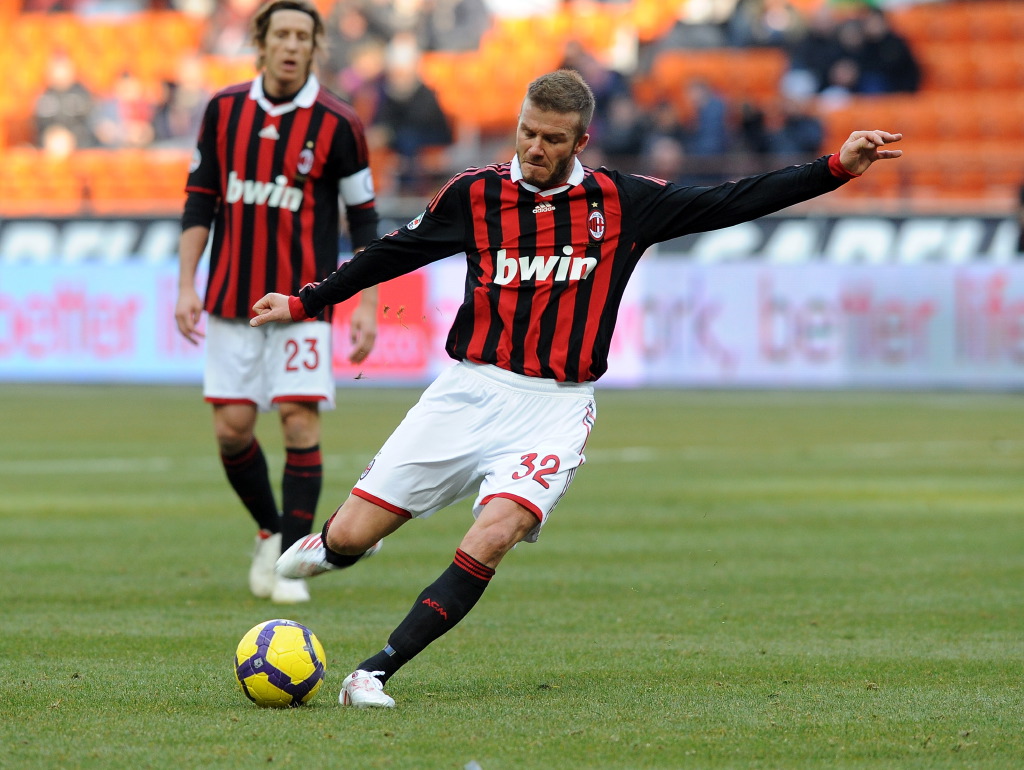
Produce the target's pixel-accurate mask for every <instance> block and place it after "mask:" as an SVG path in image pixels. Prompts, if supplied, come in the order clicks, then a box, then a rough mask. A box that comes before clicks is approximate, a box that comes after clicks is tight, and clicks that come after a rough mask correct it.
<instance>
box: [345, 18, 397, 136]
mask: <svg viewBox="0 0 1024 770" xmlns="http://www.w3.org/2000/svg"><path fill="white" fill-rule="evenodd" d="M386 58H387V46H386V45H385V44H384V43H382V42H380V41H378V40H375V39H373V38H370V39H368V40H366V41H365V42H363V43H358V44H356V45H355V46H353V48H352V57H351V59H352V60H351V62H350V63H349V65H348V66H347V67H345V69H343V70H342V71H341V72H340V73H338V76H337V78H336V81H337V93H338V94H339V95H340V96H342V97H343V98H344V99H346V100H348V102H349V103H350V104H351V105H352V106H353V107H355V110H356V114H358V115H359V117H360V119H361V120H362V121H363V123H364V124H366V125H367V126H369V125H371V124H372V123H373V119H374V117H375V116H376V115H377V109H378V108H379V106H380V100H381V94H382V93H383V91H384V70H385V66H384V62H385V59H386Z"/></svg>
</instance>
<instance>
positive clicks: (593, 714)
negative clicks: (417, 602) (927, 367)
mask: <svg viewBox="0 0 1024 770" xmlns="http://www.w3.org/2000/svg"><path fill="white" fill-rule="evenodd" d="M417 394H418V391H411V390H404V389H390V390H389V389H374V387H373V384H372V383H371V382H369V381H367V382H366V383H361V384H360V386H359V387H357V388H353V389H349V390H342V391H341V392H340V393H339V408H338V410H337V411H335V412H332V413H329V414H327V415H326V417H325V434H324V439H323V448H324V452H325V470H326V474H327V478H326V483H325V489H324V494H323V497H322V498H321V505H320V510H319V512H318V519H317V526H319V524H320V523H321V522H322V521H323V520H324V519H325V518H326V516H327V515H328V514H329V513H330V511H331V510H333V507H334V506H335V505H336V504H337V503H339V502H340V501H341V500H342V499H343V497H344V495H345V494H346V493H347V491H348V489H349V487H350V485H351V484H352V482H353V481H354V480H355V478H356V477H357V476H358V474H359V472H360V470H361V469H362V468H363V467H364V466H365V464H366V463H367V462H368V460H369V459H370V458H371V457H372V455H373V453H374V451H375V450H376V449H377V447H378V446H379V445H380V443H381V442H382V441H383V440H384V439H385V438H386V436H387V435H388V433H389V432H390V430H391V429H392V427H393V426H394V425H396V424H397V422H398V421H399V420H400V418H401V417H402V415H403V414H404V413H405V411H406V410H407V409H408V407H409V406H411V405H412V403H413V402H414V400H415V398H416V396H417ZM598 406H599V415H598V420H597V428H596V430H595V432H594V435H593V437H592V439H591V444H590V446H589V447H588V451H587V456H588V463H587V465H586V466H585V467H584V468H583V469H581V471H580V473H579V474H578V475H577V478H576V482H575V484H574V487H573V489H572V490H571V491H570V493H569V494H568V495H567V497H566V498H565V499H564V500H563V502H562V503H561V505H560V506H559V507H558V509H557V510H556V511H555V512H554V514H553V516H552V518H551V520H550V522H549V523H548V525H547V526H546V527H545V531H544V534H543V536H542V537H541V540H540V542H539V543H538V544H537V545H523V546H520V547H519V548H517V549H516V550H515V551H513V552H512V553H511V554H510V555H509V556H508V557H507V558H506V560H505V562H504V563H503V564H502V565H501V566H500V567H499V569H498V574H497V577H496V578H495V580H494V582H493V583H492V585H491V587H490V588H489V589H488V591H487V594H486V595H485V597H484V599H483V600H482V601H481V603H480V605H479V606H478V607H477V608H476V609H475V610H474V612H473V613H472V614H471V615H470V616H469V617H468V618H467V619H466V620H465V621H464V622H463V623H462V624H461V625H460V626H458V627H457V628H456V629H454V630H453V631H452V632H451V633H450V634H448V635H447V636H446V637H444V638H442V639H441V640H440V641H439V642H437V643H436V644H434V645H433V646H432V647H430V648H429V649H428V650H427V651H426V652H424V653H423V654H422V655H421V656H420V657H419V658H417V659H416V660H415V661H413V662H412V663H411V664H409V665H408V666H407V667H406V668H405V669H404V670H403V671H402V672H400V673H399V675H398V676H396V677H395V679H394V680H392V682H391V684H390V685H389V688H388V689H389V692H390V693H391V694H392V695H393V696H394V697H395V699H396V700H397V702H398V708H396V709H395V710H393V711H356V710H346V709H342V708H341V707H339V706H338V705H337V700H336V698H337V692H338V688H339V687H340V684H341V680H342V678H343V677H344V676H345V674H347V673H348V672H349V670H350V669H351V667H353V666H354V664H356V663H358V662H359V661H360V660H362V659H363V657H365V656H366V655H368V654H369V653H372V652H374V651H376V650H377V649H379V648H380V647H381V646H382V645H383V643H384V642H385V640H386V637H387V634H388V633H389V632H390V630H391V629H392V628H393V627H394V625H395V624H396V623H397V622H398V621H399V620H400V619H401V618H402V617H403V615H404V614H405V612H406V611H407V609H408V607H409V606H410V605H411V603H412V600H413V599H414V598H415V596H416V594H418V593H419V591H420V590H421V589H422V587H423V586H424V585H426V584H427V583H429V582H430V581H432V580H433V579H434V578H435V577H436V576H437V575H438V574H439V573H440V572H441V571H442V570H443V569H444V568H445V567H446V565H447V564H449V563H450V560H451V557H452V554H453V552H454V549H455V546H456V545H457V543H458V541H459V539H460V537H461V535H462V533H463V531H464V530H465V529H466V527H467V526H468V524H469V521H470V513H469V501H465V502H463V503H461V504H459V505H457V506H453V508H452V509H450V510H447V511H443V512H441V513H439V514H437V515H436V516H435V517H434V518H432V519H430V520H429V521H424V522H412V523H410V524H408V525H407V526H405V527H404V528H403V529H402V530H400V531H399V532H398V533H396V534H395V535H394V536H392V537H391V538H389V540H388V543H387V544H386V546H385V548H384V550H383V551H382V552H381V554H380V555H379V556H378V557H377V558H375V559H373V560H372V561H369V562H367V563H365V564H360V565H357V566H356V567H355V568H353V569H351V570H350V571H348V572H346V573H344V574H337V575H327V576H324V577H322V578H318V579H316V580H314V581H313V582H312V583H311V591H312V593H313V601H312V602H311V603H310V604H308V605H304V606H300V607H292V608H288V607H278V606H275V605H272V604H269V603H268V602H266V601H260V600H256V599H254V598H252V597H251V596H250V595H249V593H248V590H247V587H246V571H247V568H248V560H249V549H250V546H251V539H252V537H253V534H254V531H253V528H252V526H251V524H250V522H249V519H248V517H247V515H246V514H245V513H244V512H243V510H242V508H241V506H240V504H239V503H238V502H237V501H236V500H235V498H234V497H233V495H232V493H231V491H230V489H229V487H228V484H227V482H226V480H225V479H224V476H223V471H222V470H221V468H220V467H219V465H218V464H217V462H216V456H215V448H214V442H213V437H212V431H211V420H210V414H209V408H208V407H207V406H206V405H205V404H203V403H202V401H201V397H200V394H199V392H198V389H196V388H190V387H178V388H172V387H114V386H56V385H50V386H30V385H5V386H2V387H0V426H2V428H0V592H2V597H3V598H2V600H0V670H2V676H0V768H51V767H52V768H114V767H134V768H165V767H166V768H171V767H174V768H181V767H194V768H221V767H223V768H243V767H244V768H252V767H293V768H304V769H307V768H335V767H336V768H346V770H348V769H354V768H417V769H418V768H454V769H455V770H459V769H460V768H464V767H465V766H466V765H467V764H470V763H472V762H474V761H475V762H476V763H478V765H479V767H481V768H483V770H500V769H509V768H545V769H547V768H557V769H558V770H569V769H571V768H588V769H589V768H626V769H631V768H780V769H783V770H785V769H789V768H929V769H931V768H1000V769H1002V768H1011V767H1019V766H1021V762H1022V761H1024V760H1022V758H1024V688H1022V684H1021V679H1022V671H1024V668H1022V658H1024V599H1022V596H1024V594H1022V588H1024V522H1022V516H1024V438H1022V433H1021V424H1022V420H1021V418H1022V411H1024V409H1022V407H1024V396H1022V395H1020V394H1008V393H975V394H968V393H954V392H949V393H910V392H901V393H868V392H859V393H849V392H818V391H813V392H765V393H762V392H746V391H739V392H702V391H678V392H670V391H643V392H625V391H615V390H607V391H601V390H599V394H598ZM260 436H261V440H262V442H263V444H264V446H265V448H266V450H267V454H268V460H269V461H270V464H271V468H272V472H273V474H274V477H275V479H278V478H279V476H280V468H281V462H282V452H281V447H280V438H279V431H278V429H277V426H276V416H274V415H265V416H263V418H262V419H261V423H260ZM275 617H287V618H292V619H294V620H297V621H299V622H301V623H304V624H306V625H308V626H310V627H311V628H312V629H313V630H314V631H315V632H316V633H317V635H318V636H319V637H320V639H321V641H322V642H323V644H324V646H325V647H326V650H327V656H328V671H327V681H326V684H325V686H324V688H323V689H322V691H321V693H320V694H319V695H318V696H317V698H316V699H315V700H314V702H313V703H312V704H311V705H310V706H308V707H305V708H302V709H297V710H288V711H270V710H261V709H257V708H255V707H254V706H252V704H250V703H249V702H248V701H247V700H246V699H245V698H244V697H243V696H242V694H241V692H240V690H239V689H238V687H237V685H236V683H235V681H234V678H233V674H232V665H231V659H232V655H233V652H234V648H235V645H236V644H237V642H238V640H239V639H240V638H241V636H242V635H243V634H244V633H245V631H246V630H248V629H249V628H250V627H251V626H253V625H254V624H256V623H257V622H259V621H262V620H267V619H270V618H275Z"/></svg>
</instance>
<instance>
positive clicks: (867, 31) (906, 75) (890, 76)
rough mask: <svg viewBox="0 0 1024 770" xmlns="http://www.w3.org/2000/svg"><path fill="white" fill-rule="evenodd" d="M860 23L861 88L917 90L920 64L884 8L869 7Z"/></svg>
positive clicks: (891, 91) (897, 91) (893, 91)
mask: <svg viewBox="0 0 1024 770" xmlns="http://www.w3.org/2000/svg"><path fill="white" fill-rule="evenodd" d="M860 25H861V29H862V33H863V37H864V44H863V48H862V54H861V59H860V68H861V73H860V90H861V92H862V93H913V92H915V91H917V90H918V89H919V88H920V87H921V67H920V65H919V64H918V61H917V58H916V57H915V56H914V52H913V51H912V50H911V48H910V45H909V44H908V43H907V41H906V40H905V39H904V38H903V37H902V36H900V35H899V34H897V33H896V32H895V31H894V30H893V28H892V27H891V26H890V25H889V19H888V17H887V16H886V15H885V12H884V11H883V10H882V9H881V8H871V9H869V10H868V11H867V13H866V15H865V16H864V18H863V19H861V21H860ZM1007 66H1011V65H1009V64H1007Z"/></svg>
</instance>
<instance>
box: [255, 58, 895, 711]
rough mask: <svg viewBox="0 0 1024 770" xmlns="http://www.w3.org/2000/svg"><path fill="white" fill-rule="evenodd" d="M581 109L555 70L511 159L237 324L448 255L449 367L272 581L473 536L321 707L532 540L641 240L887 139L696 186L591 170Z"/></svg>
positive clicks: (588, 105)
mask: <svg viewBox="0 0 1024 770" xmlns="http://www.w3.org/2000/svg"><path fill="white" fill-rule="evenodd" d="M593 114H594V96H593V93H592V92H591V90H590V88H589V87H588V86H587V84H586V83H585V82H584V81H583V79H582V78H581V77H580V76H579V75H578V74H577V73H576V72H573V71H570V70H559V71H557V72H552V73H549V74H547V75H543V76H541V77H539V78H537V79H536V80H534V81H533V82H532V83H531V84H530V85H529V87H528V89H527V92H526V97H525V99H524V101H523V103H522V109H521V111H520V114H519V124H518V128H517V130H516V137H515V147H516V153H515V157H514V158H512V160H511V161H509V162H508V163H504V164H495V165H491V166H486V167H484V168H472V169H469V170H467V171H464V172H463V173H461V174H458V175H457V176H455V177H453V178H452V179H451V180H450V181H449V182H448V183H447V184H446V185H445V186H444V187H443V188H442V189H441V191H440V192H439V193H437V195H436V196H434V198H433V200H431V201H430V203H429V204H428V206H427V209H426V211H424V212H423V214H422V215H420V216H418V217H416V219H414V220H413V221H412V222H410V223H409V224H407V225H406V226H405V227H403V228H401V229H400V230H397V231H395V232H393V233H389V234H388V235H386V236H384V237H383V238H380V239H378V240H376V241H374V242H372V243H371V244H370V245H369V246H368V247H367V248H366V250H365V251H363V252H362V253H361V254H359V255H357V256H356V257H354V258H353V259H352V260H351V261H349V262H348V263H346V264H344V265H342V267H341V268H340V269H339V270H338V271H337V272H335V273H333V274H332V275H330V276H329V277H328V278H326V279H325V280H323V281H321V282H320V283H317V284H310V285H308V286H305V287H304V288H303V289H302V290H301V291H300V292H299V295H298V296H291V297H289V296H285V295H283V294H268V295H267V296H265V297H263V298H262V299H261V300H259V301H258V302H257V303H256V304H255V305H254V307H253V310H254V311H255V314H256V315H255V317H254V318H253V319H252V320H251V321H250V323H251V324H252V325H253V326H260V325H262V324H265V323H268V322H270V321H301V320H303V319H305V318H309V317H312V316H315V315H317V314H318V313H320V312H321V311H322V310H323V309H324V308H325V307H326V306H328V305H331V304H334V303H338V302H341V301H343V300H345V299H347V298H348V297H351V296H352V295H354V294H355V293H356V292H358V291H360V290H362V289H365V288H367V287H370V286H374V285H375V284H379V283H383V282H384V281H387V280H389V279H391V278H395V277H397V276H399V275H403V274H405V273H408V272H411V271H413V270H416V269H417V268H419V267H422V266H423V265H426V264H429V263H430V262H434V261H437V260H440V259H443V258H445V257H448V256H451V255H453V254H457V253H460V252H464V253H465V254H466V258H467V263H468V270H467V280H466V294H465V300H464V302H463V304H462V306H461V307H460V308H459V310H458V312H457V313H456V316H455V320H454V322H453V324H452V328H451V331H450V333H449V335H448V342H447V345H446V350H447V352H448V355H450V356H451V357H452V358H453V359H454V360H455V361H456V363H455V364H454V365H453V366H451V367H450V368H448V369H447V370H445V371H444V372H443V373H442V374H441V375H440V376H439V377H438V378H437V379H436V380H435V381H434V382H433V383H432V384H431V385H430V386H429V387H428V388H427V389H426V391H424V393H423V395H422V396H421V398H420V400H419V402H418V403H417V404H416V405H415V406H414V407H413V408H412V409H411V410H410V411H409V413H408V415H407V416H406V418H405V419H404V420H403V421H402V423H401V424H400V425H399V426H398V428H396V430H395V432H394V433H392V434H391V436H390V437H389V438H388V440H387V441H386V442H385V443H384V446H383V447H382V448H381V450H380V452H378V453H377V456H376V457H374V458H373V460H372V461H371V462H370V464H369V465H368V466H367V468H366V470H365V471H363V473H362V475H361V476H360V477H359V480H358V481H357V482H356V485H355V487H354V488H353V490H352V493H351V494H350V495H349V497H348V499H347V500H346V501H345V502H344V503H343V504H342V506H341V507H340V508H339V509H338V510H337V512H335V514H334V515H333V516H332V517H331V518H330V520H329V521H328V522H327V523H326V525H325V526H324V528H323V532H322V533H321V534H312V535H309V536H308V537H306V538H304V539H303V540H300V541H299V542H297V543H296V544H295V545H294V546H292V548H290V549H289V550H288V551H286V552H285V553H284V554H283V555H282V556H281V558H280V560H279V561H278V563H277V570H278V573H279V574H281V575H284V576H287V577H293V578H300V577H311V576H314V575H319V574H321V573H323V572H328V571H331V570H337V569H343V568H345V567H349V566H351V565H352V564H355V563H356V562H357V561H359V560H360V559H362V558H365V557H366V556H369V555H372V554H373V553H375V552H376V551H377V550H378V549H379V548H380V541H381V540H382V539H383V538H384V537H386V536H387V535H389V534H391V533H392V532H394V531H395V530H397V529H398V528H399V527H401V526H402V525H403V524H404V523H405V522H407V521H408V520H409V519H412V518H423V517H426V516H429V515H431V514H432V513H434V512H435V511H438V510H440V509H441V508H444V507H445V506H447V505H449V504H451V503H454V502H455V501H457V500H461V499H462V498H464V497H467V496H468V495H470V494H475V495H476V500H475V502H474V504H473V515H474V517H475V521H474V523H473V525H472V526H471V527H470V528H469V530H468V531H467V532H466V535H465V537H463V539H462V542H461V543H459V547H458V548H457V549H456V551H455V558H454V560H453V561H452V563H451V564H450V565H449V566H448V568H447V569H446V570H445V571H444V572H442V573H441V575H440V577H438V578H437V580H435V581H434V582H433V583H432V584H430V585H429V586H427V587H426V588H425V589H424V590H423V592H422V593H421V594H420V595H419V596H418V597H417V598H416V601H415V602H414V603H413V606H412V609H411V610H410V611H409V614H408V615H406V617H405V619H404V620H402V622H401V623H400V624H399V625H398V627H397V628H396V629H395V630H394V631H393V632H392V633H391V636H390V637H389V638H388V641H387V645H386V646H385V647H384V649H382V650H381V651H380V652H378V653H376V654H375V655H372V656H370V657H369V658H367V659H366V660H364V661H363V662H362V663H360V664H359V666H358V667H357V669H356V670H355V671H354V672H353V673H351V674H350V675H349V676H348V677H346V679H345V681H344V684H343V688H342V692H341V695H340V698H339V700H340V701H341V703H343V704H345V705H352V706H360V707H366V706H376V707H387V708H390V707H392V706H394V703H395V702H394V700H393V699H392V698H391V697H390V696H388V695H387V694H385V692H384V685H385V684H386V683H387V682H388V680H389V679H390V678H391V677H392V676H393V675H394V674H395V672H397V671H398V669H399V668H401V667H402V666H403V665H404V664H405V663H407V662H408V661H410V660H412V659H413V658H414V657H415V656H416V655H418V654H419V653H420V652H421V651H422V650H423V649H424V648H426V647H427V645H429V644H430V643H431V642H433V641H434V640H435V639H437V638H439V637H440V636H441V635H442V634H444V633H446V632H447V631H448V630H449V629H450V628H452V626H454V625H455V624H456V623H458V622H459V621H460V620H462V618H464V617H465V616H466V614H467V613H468V612H469V611H470V610H471V609H472V608H473V606H474V605H475V604H476V602H477V601H478V600H479V599H480V596H481V595H482V594H483V592H484V589H486V588H487V585H488V583H489V582H490V580H491V578H492V577H494V571H495V568H496V567H497V566H498V564H499V563H500V562H501V560H502V557H504V556H505V554H506V553H508V552H509V550H511V549H512V547H513V546H514V545H516V543H518V542H520V541H524V540H525V541H527V542H535V541H536V540H537V537H538V535H539V534H540V530H541V527H542V526H543V525H544V523H545V522H546V521H547V519H548V516H549V515H550V514H551V511H552V510H553V509H554V508H555V506H556V505H557V504H558V501H559V500H561V499H562V496H563V495H565V493H566V492H567V491H568V489H569V485H570V484H571V483H572V480H573V478H574V477H575V475H576V470H577V469H578V468H579V467H580V466H581V465H582V464H583V462H584V455H583V451H584V447H585V446H586V443H587V438H588V437H589V436H590V431H591V429H592V428H593V426H594V421H595V418H596V416H597V408H596V406H595V401H594V385H593V383H594V382H595V381H596V380H597V379H598V378H599V377H600V376H601V375H602V374H604V372H605V369H606V368H607V364H608V349H609V345H610V341H611V338H612V331H613V329H614V327H615V318H616V313H617V310H618V307H619V302H620V300H621V298H622V295H623V292H624V290H625V288H626V282H627V281H628V280H629V277H630V275H631V274H632V272H633V269H634V268H635V267H636V264H637V262H638V261H639V259H640V257H641V256H642V255H643V253H644V252H645V251H646V250H647V249H648V247H650V246H651V245H653V244H655V243H659V242H661V241H665V240H668V239H670V238H678V237H679V236H681V235H685V234H687V233H693V232H700V231H705V230H714V229H717V228H721V227H728V226H730V225H735V224H738V223H740V222H746V221H749V220H751V219H755V218H757V217H760V216H763V215H765V214H769V213H771V212H774V211H778V210H779V209H782V208H785V207H787V206H790V205H792V204H794V203H799V202H800V201H805V200H808V199H809V198H813V197H815V196H818V195H822V194H824V193H827V192H830V191H832V190H835V189H837V188H838V187H840V186H841V185H842V184H844V183H845V182H847V181H849V180H851V179H853V178H855V177H857V176H860V175H861V174H862V173H864V172H865V171H866V170H867V168H868V167H869V166H870V165H871V164H872V163H874V162H875V161H877V160H887V159H890V158H898V157H899V156H900V155H902V152H901V151H900V150H890V149H886V146H887V145H889V144H891V143H893V142H898V141H899V140H900V139H901V138H902V135H901V134H892V133H889V132H887V131H877V130H875V131H855V132H853V133H852V134H851V135H850V138H849V139H847V140H846V142H845V143H844V144H843V146H842V147H841V148H840V150H839V152H837V153H835V154H833V155H830V156H827V157H822V158H819V159H817V160H815V161H812V162H810V163H806V164H804V165H800V166H791V167H789V168H784V169H780V170H777V171H772V172H769V173H766V174H759V175H757V176H752V177H748V178H745V179H741V180H739V181H737V182H729V183H726V184H722V185H718V186H716V187H684V186H681V185H678V184H673V183H671V182H666V181H664V180H661V179H655V178H651V177H645V176H636V175H630V174H623V173H619V172H617V171H610V170H608V169H605V168H599V169H591V168H587V167H586V166H584V165H582V164H581V163H580V161H579V159H578V158H577V156H578V155H579V154H580V153H581V152H582V151H583V150H584V148H585V147H586V146H587V142H588V140H589V138H590V137H589V135H588V134H587V128H588V126H589V124H590V120H591V118H592V117H593Z"/></svg>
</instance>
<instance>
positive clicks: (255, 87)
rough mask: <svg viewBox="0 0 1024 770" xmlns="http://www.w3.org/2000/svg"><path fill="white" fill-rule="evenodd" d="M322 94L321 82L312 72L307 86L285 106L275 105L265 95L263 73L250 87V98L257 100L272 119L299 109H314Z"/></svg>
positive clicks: (284, 104)
mask: <svg viewBox="0 0 1024 770" xmlns="http://www.w3.org/2000/svg"><path fill="white" fill-rule="evenodd" d="M319 93H320V81H319V80H317V79H316V75H314V74H313V73H312V72H310V73H309V78H308V79H307V80H306V85H304V86H303V87H302V88H300V89H299V92H298V93H297V94H295V98H294V99H292V100H291V101H290V102H284V103H283V104H274V103H273V102H272V101H270V99H268V98H267V95H266V94H265V93H263V73H262V72H261V73H260V74H259V75H258V76H257V77H256V79H255V80H253V81H252V85H251V86H250V87H249V98H250V99H254V100H256V102H257V104H259V105H260V107H261V108H262V109H263V111H264V112H265V113H267V114H268V115H270V116H271V117H277V116H278V115H284V114H285V113H286V112H291V111H292V110H296V109H298V108H299V107H302V108H306V107H312V106H313V102H315V101H316V97H317V94H319Z"/></svg>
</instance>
